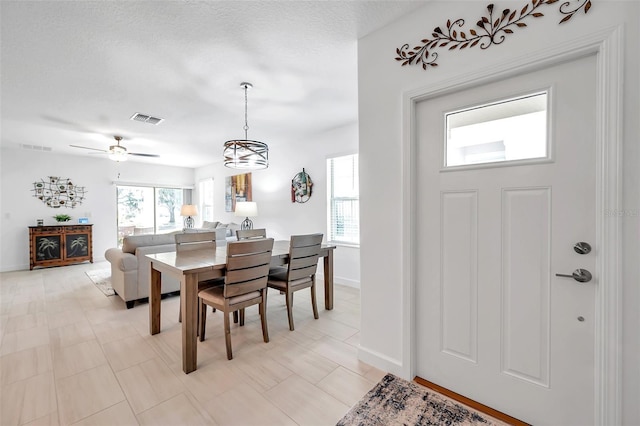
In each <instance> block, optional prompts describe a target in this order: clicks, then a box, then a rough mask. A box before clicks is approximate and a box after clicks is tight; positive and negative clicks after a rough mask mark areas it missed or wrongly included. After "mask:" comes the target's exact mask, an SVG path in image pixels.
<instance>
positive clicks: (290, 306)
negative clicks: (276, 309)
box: [287, 290, 293, 331]
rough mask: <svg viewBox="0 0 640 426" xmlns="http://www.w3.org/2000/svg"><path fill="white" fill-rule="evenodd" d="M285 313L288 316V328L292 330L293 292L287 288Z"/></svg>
mask: <svg viewBox="0 0 640 426" xmlns="http://www.w3.org/2000/svg"><path fill="white" fill-rule="evenodd" d="M287 315H288V316H289V330H291V331H293V292H292V291H290V290H287Z"/></svg>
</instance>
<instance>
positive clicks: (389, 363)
mask: <svg viewBox="0 0 640 426" xmlns="http://www.w3.org/2000/svg"><path fill="white" fill-rule="evenodd" d="M358 359H359V360H360V361H362V362H364V363H367V364H369V365H372V366H374V367H376V368H377V369H380V370H382V371H386V372H389V373H391V374H394V375H396V376H398V377H402V378H403V379H407V377H404V376H403V371H402V363H401V362H400V361H398V360H395V359H393V358H389V357H388V356H386V355H384V354H381V353H380V352H376V351H373V350H371V349H367V348H364V347H362V346H359V347H358Z"/></svg>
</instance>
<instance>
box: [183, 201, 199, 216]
mask: <svg viewBox="0 0 640 426" xmlns="http://www.w3.org/2000/svg"><path fill="white" fill-rule="evenodd" d="M180 216H198V206H194V205H193V204H183V205H182V208H181V209H180Z"/></svg>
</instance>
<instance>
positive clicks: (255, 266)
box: [224, 238, 273, 298]
mask: <svg viewBox="0 0 640 426" xmlns="http://www.w3.org/2000/svg"><path fill="white" fill-rule="evenodd" d="M272 251H273V238H262V239H257V240H245V241H237V242H229V243H228V244H227V270H226V273H225V280H224V297H225V298H229V297H234V296H240V295H242V294H247V293H251V292H253V291H256V290H260V289H264V288H266V287H267V279H268V277H269V264H270V263H271V252H272Z"/></svg>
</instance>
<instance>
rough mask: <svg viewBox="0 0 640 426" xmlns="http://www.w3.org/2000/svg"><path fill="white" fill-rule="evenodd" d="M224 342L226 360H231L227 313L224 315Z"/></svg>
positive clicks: (229, 326) (229, 328) (229, 323)
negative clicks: (225, 345)
mask: <svg viewBox="0 0 640 426" xmlns="http://www.w3.org/2000/svg"><path fill="white" fill-rule="evenodd" d="M224 340H225V343H226V344H227V359H229V360H230V359H232V358H233V353H232V352H231V322H230V321H229V312H225V313H224Z"/></svg>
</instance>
